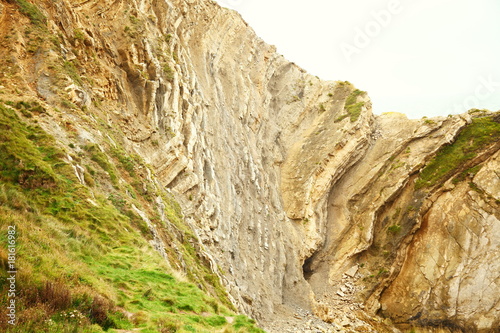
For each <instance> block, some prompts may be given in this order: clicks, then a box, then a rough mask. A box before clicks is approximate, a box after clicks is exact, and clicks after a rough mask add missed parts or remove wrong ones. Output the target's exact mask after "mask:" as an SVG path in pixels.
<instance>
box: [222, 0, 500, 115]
mask: <svg viewBox="0 0 500 333" xmlns="http://www.w3.org/2000/svg"><path fill="white" fill-rule="evenodd" d="M216 1H217V2H218V3H220V4H221V5H222V6H225V7H229V8H232V9H235V10H237V11H238V12H240V13H241V15H242V16H243V18H244V19H245V20H246V21H247V22H248V23H249V24H250V26H251V27H252V28H253V29H254V30H255V31H256V33H257V35H259V36H260V37H261V38H262V39H263V40H264V41H266V42H267V43H269V44H273V45H276V47H277V48H278V52H279V53H281V54H283V55H284V56H285V58H287V59H288V60H290V61H293V62H295V63H296V64H298V65H299V66H301V67H302V68H304V69H306V70H307V71H308V72H310V73H311V74H313V75H317V76H319V77H320V78H321V79H325V80H347V81H350V82H351V83H353V84H354V85H355V86H356V87H357V88H359V89H361V90H365V91H367V92H368V94H369V96H370V97H371V99H372V102H373V111H374V112H375V113H377V114H380V113H382V112H388V111H397V112H402V113H406V114H407V115H408V116H409V117H410V118H420V117H422V116H435V115H448V114H455V113H462V112H465V111H467V110H468V109H469V108H472V107H476V108H487V109H490V110H494V111H496V110H499V109H500V1H499V0H475V1H472V0H418V1H417V0H351V1H346V0H308V1H305V0H302V1H298V0H288V1H287V0H216ZM374 13H380V14H379V15H378V16H379V18H378V20H377V18H376V16H377V15H374ZM381 13H385V15H382V14H381ZM360 31H363V32H364V33H363V34H365V36H366V37H365V39H363V37H360V35H361V34H360ZM366 33H368V35H366ZM365 44H366V45H365ZM354 48H356V49H354ZM343 49H344V51H343ZM349 51H350V53H349Z"/></svg>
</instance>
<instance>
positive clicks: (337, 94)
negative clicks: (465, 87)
mask: <svg viewBox="0 0 500 333" xmlns="http://www.w3.org/2000/svg"><path fill="white" fill-rule="evenodd" d="M0 66H1V69H2V70H1V72H0V73H1V74H0V127H1V131H0V138H1V139H0V202H1V205H0V226H1V229H2V230H3V231H2V233H1V234H0V239H1V240H2V249H1V252H0V257H1V258H2V266H3V267H4V270H3V271H2V280H1V281H2V285H1V288H3V292H2V298H1V303H2V305H1V307H0V309H1V310H0V316H1V317H2V321H0V325H1V328H2V330H7V331H8V332H101V331H106V330H108V331H112V330H114V331H115V332H135V331H140V332H162V333H163V332H262V330H261V329H260V328H258V327H261V328H263V329H265V330H266V331H268V332H280V333H281V332H287V331H290V332H310V331H313V330H320V331H323V332H340V331H342V332H398V331H401V332H410V331H413V332H433V331H436V332H460V331H466V332H491V331H498V330H500V321H499V319H498V318H500V313H499V312H500V309H499V308H498V306H497V304H498V302H499V301H500V281H499V276H498V271H499V268H500V267H499V266H500V261H499V258H500V253H499V251H500V249H499V247H498V244H499V241H500V238H499V237H500V230H499V226H500V224H499V219H500V176H499V174H498V170H500V168H499V163H500V153H499V148H500V114H499V113H498V112H490V111H487V110H470V111H469V112H468V113H466V114H462V115H450V116H449V117H437V118H423V119H420V120H409V119H407V118H406V117H405V116H404V115H402V114H397V113H391V114H384V115H381V116H375V115H373V114H372V112H371V102H370V99H369V96H368V94H369V92H368V93H367V92H363V91H360V90H358V89H356V87H355V86H354V85H352V84H351V83H349V82H343V81H342V82H341V81H336V82H332V81H322V80H320V79H319V78H317V77H314V76H311V75H309V74H308V73H306V72H305V71H304V70H302V69H301V68H299V67H298V66H296V65H295V64H293V63H290V62H288V61H287V60H286V59H285V58H284V57H283V56H281V55H279V54H277V53H276V50H275V48H274V47H273V46H270V45H267V44H266V43H264V42H263V41H262V40H261V39H260V38H258V37H257V36H256V35H255V33H254V32H253V30H252V29H251V28H250V27H248V25H247V24H246V23H245V22H244V21H243V20H242V19H241V17H240V16H239V15H238V14H237V13H235V12H233V11H229V10H226V9H222V8H220V7H219V6H218V5H217V4H216V3H214V2H212V1H210V0H178V1H177V0H140V1H139V0H114V1H111V0H109V1H108V0H102V1H94V0H85V1H69V0H57V1H53V0H39V1H31V2H30V1H27V0H10V1H1V6H0ZM401 111H403V112H404V110H401ZM14 226H15V233H14V232H11V233H10V234H9V232H8V231H9V230H14ZM9 227H10V228H9ZM12 235H14V237H10V238H9V236H12ZM13 239H14V240H15V247H14V248H15V258H14V257H12V255H11V256H9V251H10V250H9V247H8V244H10V243H9V242H10V241H12V240H13ZM3 244H5V246H4V245H3ZM11 253H12V251H11ZM12 264H14V265H15V268H16V269H17V273H15V275H16V291H15V297H11V296H9V288H10V281H11V280H7V279H6V278H7V277H9V276H10V274H11V273H8V271H9V270H10V269H12V267H11V266H10V265H12ZM12 299H15V304H16V312H15V315H16V320H17V322H16V325H10V324H9V323H8V322H7V321H4V320H3V319H4V318H8V317H7V314H8V313H9V311H10V310H9V309H8V308H7V306H8V305H9V304H10V302H11V300H12ZM250 318H253V319H250Z"/></svg>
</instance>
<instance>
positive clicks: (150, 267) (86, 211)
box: [0, 102, 262, 333]
mask: <svg viewBox="0 0 500 333" xmlns="http://www.w3.org/2000/svg"><path fill="white" fill-rule="evenodd" d="M9 104H10V106H8V105H5V104H4V105H2V104H0V229H1V230H4V231H5V230H7V226H9V225H15V226H16V232H17V234H16V236H17V250H18V252H19V257H17V261H16V265H18V266H19V267H20V268H22V269H19V273H18V275H17V282H16V283H17V290H18V294H17V295H16V311H17V313H16V315H17V318H18V319H19V321H18V322H17V324H16V326H14V327H11V326H9V325H8V324H7V323H6V321H4V320H3V321H0V331H2V332H9V333H13V332H19V333H21V332H54V333H55V332H84V333H94V332H103V331H110V332H111V331H112V330H113V329H132V328H138V329H140V330H141V331H142V332H161V333H163V332H189V331H192V332H214V331H221V332H222V331H224V330H225V331H228V332H262V331H261V330H260V329H258V328H256V326H255V323H254V322H253V321H252V320H250V319H248V318H247V317H244V316H237V315H236V314H235V313H234V312H233V311H232V309H230V306H231V304H230V303H229V302H228V301H227V296H226V295H225V291H224V289H223V288H222V286H221V285H220V281H219V279H218V278H217V276H216V275H215V274H213V272H211V271H210V269H209V268H208V267H207V265H206V264H205V263H204V262H203V259H202V257H201V256H200V255H199V251H200V249H199V248H197V241H196V239H195V237H194V235H192V232H191V231H190V230H189V228H188V227H187V226H186V225H184V224H183V221H182V216H181V213H180V207H179V206H178V204H176V203H175V201H174V200H173V198H170V197H169V196H168V194H166V193H161V196H162V200H163V202H164V213H165V218H166V219H168V221H169V223H171V225H170V226H169V228H172V229H175V230H176V233H178V234H179V235H180V236H179V238H180V240H179V239H177V238H175V237H173V236H172V235H170V236H169V237H170V241H171V243H175V244H176V247H177V250H174V249H173V248H172V247H167V248H166V249H165V250H166V252H167V256H168V258H169V263H170V265H172V266H174V264H175V263H176V261H179V260H182V261H183V263H184V264H185V266H186V267H187V272H186V277H183V276H182V274H181V273H179V272H177V271H174V270H173V269H172V268H170V267H168V266H167V264H166V262H165V259H164V258H163V257H162V256H160V254H159V253H158V252H157V251H155V250H154V249H153V248H152V247H151V245H150V244H149V239H151V236H150V233H149V237H145V236H146V235H145V229H147V226H145V222H144V221H141V218H140V217H138V216H136V215H135V213H132V214H134V215H135V220H134V217H133V216H132V215H131V214H129V213H127V212H129V211H130V209H129V207H130V204H131V201H133V200H134V199H131V197H130V196H129V195H128V194H127V193H126V190H125V188H124V187H119V188H115V189H113V190H112V191H113V193H108V196H105V195H104V192H103V191H102V188H100V187H99V186H96V187H95V188H93V189H92V190H90V189H89V188H88V187H86V186H84V185H81V184H80V182H79V181H78V179H77V178H76V175H75V174H74V170H73V168H72V166H71V165H70V164H69V163H67V162H65V161H64V158H65V156H66V152H65V151H63V150H62V149H61V148H59V147H58V146H57V145H56V142H55V140H54V139H53V138H52V137H51V136H49V135H47V134H46V133H45V132H44V131H43V130H42V129H41V128H40V127H38V126H32V125H29V124H26V123H24V122H23V121H22V120H21V119H20V118H19V117H18V116H17V113H16V110H15V109H16V108H18V109H19V111H18V112H21V110H28V109H30V110H31V109H33V107H35V108H36V107H37V106H36V105H35V104H34V103H31V102H20V103H9ZM86 150H87V152H88V155H87V154H83V155H82V156H81V157H80V159H84V158H85V159H86V160H90V159H93V160H94V161H95V162H96V163H97V164H99V166H100V167H101V168H106V169H110V168H111V169H110V170H113V171H116V169H114V167H113V166H112V164H111V162H110V161H109V160H108V159H107V157H106V156H107V155H106V154H105V153H104V152H103V151H101V150H100V149H99V148H98V147H97V146H87V147H86ZM120 163H121V164H123V168H124V169H125V170H126V171H127V172H128V173H129V174H130V173H132V174H133V173H134V172H137V170H138V169H137V168H136V167H134V164H135V163H137V161H135V159H133V158H131V159H130V160H128V159H125V160H123V161H120ZM128 164H131V165H130V166H127V165H128ZM127 169H128V170H127ZM87 170H88V172H89V173H88V175H89V177H92V174H95V173H96V171H95V170H93V169H92V168H88V169H87ZM132 170H134V172H132ZM142 201H143V199H141V202H142ZM134 202H135V204H136V205H137V207H140V209H141V210H143V211H145V212H148V216H149V218H150V219H151V220H153V221H155V220H156V222H155V223H161V221H159V220H160V219H159V218H157V217H155V216H154V214H153V213H152V212H151V211H150V210H149V209H148V207H146V206H144V207H143V206H141V205H140V202H139V201H134ZM138 223H142V226H139V225H138ZM162 229H167V228H162ZM167 236H168V235H167ZM0 244H1V246H0V266H1V267H2V268H4V269H2V270H1V271H0V295H1V296H0V316H3V317H4V318H5V317H6V311H7V302H8V298H7V294H8V292H7V291H8V289H9V286H8V283H7V280H6V278H7V273H6V272H7V269H6V268H7V262H8V257H7V252H6V250H5V249H6V248H7V233H6V232H2V233H0ZM165 244H170V243H165ZM179 258H181V259H179ZM191 281H197V284H196V285H195V284H193V283H192V282H191ZM207 291H210V293H208V292H207ZM226 302H227V303H226ZM229 317H233V318H234V319H232V320H227V319H226V318H229ZM230 322H232V324H230Z"/></svg>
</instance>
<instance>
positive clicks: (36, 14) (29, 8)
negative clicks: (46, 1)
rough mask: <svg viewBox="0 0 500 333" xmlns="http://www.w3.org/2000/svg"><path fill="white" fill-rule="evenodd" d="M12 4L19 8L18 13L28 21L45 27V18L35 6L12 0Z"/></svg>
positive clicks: (19, 0)
mask: <svg viewBox="0 0 500 333" xmlns="http://www.w3.org/2000/svg"><path fill="white" fill-rule="evenodd" d="M14 3H15V4H16V5H17V6H18V7H19V11H20V12H21V13H22V14H23V15H25V16H26V17H28V18H29V19H30V21H31V23H33V24H34V25H36V26H39V27H44V26H46V25H47V18H46V17H45V15H44V14H43V13H42V12H41V11H40V9H39V8H38V7H37V6H36V5H34V4H32V3H30V2H28V1H26V0H14Z"/></svg>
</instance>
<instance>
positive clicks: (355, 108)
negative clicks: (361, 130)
mask: <svg viewBox="0 0 500 333" xmlns="http://www.w3.org/2000/svg"><path fill="white" fill-rule="evenodd" d="M363 94H366V92H364V91H361V90H359V89H356V90H354V91H353V92H351V93H350V94H349V96H347V99H346V101H345V106H344V111H345V112H346V113H344V114H343V115H340V116H339V117H337V118H336V119H335V122H336V123H338V122H340V121H342V120H344V119H345V118H347V117H349V119H350V120H351V122H355V121H356V120H358V119H359V116H360V115H361V109H362V108H363V106H364V105H365V102H359V103H356V101H357V99H358V96H360V95H363Z"/></svg>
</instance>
